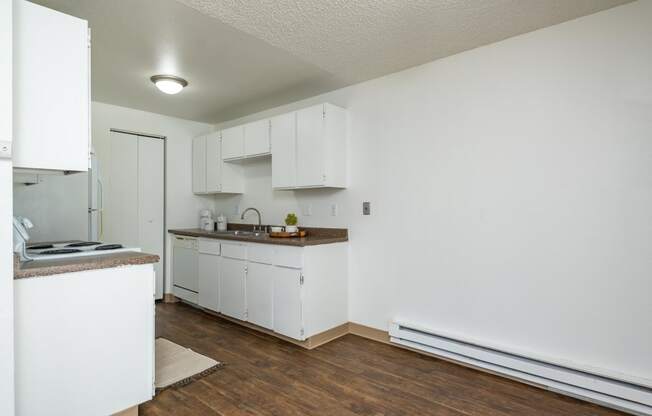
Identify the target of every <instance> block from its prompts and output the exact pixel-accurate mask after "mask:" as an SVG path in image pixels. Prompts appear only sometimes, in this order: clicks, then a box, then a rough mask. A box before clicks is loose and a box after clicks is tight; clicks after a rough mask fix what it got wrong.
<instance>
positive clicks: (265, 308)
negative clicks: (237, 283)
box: [247, 262, 275, 329]
mask: <svg viewBox="0 0 652 416" xmlns="http://www.w3.org/2000/svg"><path fill="white" fill-rule="evenodd" d="M274 269H275V267H274V266H271V265H268V264H260V263H252V262H249V263H248V264H247V321H249V322H251V323H252V324H255V325H258V326H262V327H263V328H267V329H273V328H274V279H273V277H272V276H273V275H274Z"/></svg>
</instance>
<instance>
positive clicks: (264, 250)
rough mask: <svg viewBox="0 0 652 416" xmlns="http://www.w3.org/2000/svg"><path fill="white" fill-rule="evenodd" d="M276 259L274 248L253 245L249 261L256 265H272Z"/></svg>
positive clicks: (248, 257)
mask: <svg viewBox="0 0 652 416" xmlns="http://www.w3.org/2000/svg"><path fill="white" fill-rule="evenodd" d="M273 258H274V246H271V245H269V244H251V245H249V252H248V253H247V259H249V261H253V262H256V263H263V264H272V260H273Z"/></svg>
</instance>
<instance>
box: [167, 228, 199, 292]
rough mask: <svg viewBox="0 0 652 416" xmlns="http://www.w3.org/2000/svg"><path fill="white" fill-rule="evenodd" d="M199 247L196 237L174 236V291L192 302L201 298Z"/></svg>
mask: <svg viewBox="0 0 652 416" xmlns="http://www.w3.org/2000/svg"><path fill="white" fill-rule="evenodd" d="M197 248H198V247H197V239H196V238H195V237H186V236H181V235H175V236H174V241H173V246H172V283H173V290H172V291H173V293H174V295H175V296H177V297H179V298H181V299H183V300H185V301H188V302H192V303H197V302H198V300H199V299H198V292H199V272H198V270H197V260H198V251H197Z"/></svg>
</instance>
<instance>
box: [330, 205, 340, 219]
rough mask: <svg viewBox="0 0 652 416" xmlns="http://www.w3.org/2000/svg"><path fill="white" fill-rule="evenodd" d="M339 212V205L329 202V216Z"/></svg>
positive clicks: (334, 215)
mask: <svg viewBox="0 0 652 416" xmlns="http://www.w3.org/2000/svg"><path fill="white" fill-rule="evenodd" d="M338 213H339V207H338V206H337V204H331V216H333V217H337V214H338Z"/></svg>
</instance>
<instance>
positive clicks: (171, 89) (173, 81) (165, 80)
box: [150, 75, 188, 94]
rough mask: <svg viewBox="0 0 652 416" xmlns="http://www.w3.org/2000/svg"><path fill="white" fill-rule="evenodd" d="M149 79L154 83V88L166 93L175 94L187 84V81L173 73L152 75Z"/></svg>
mask: <svg viewBox="0 0 652 416" xmlns="http://www.w3.org/2000/svg"><path fill="white" fill-rule="evenodd" d="M150 80H151V81H152V82H153V83H154V85H156V88H158V89H159V90H161V91H162V92H164V93H166V94H177V93H178V92H180V91H181V90H182V89H183V88H184V87H185V86H186V85H188V81H186V80H185V79H183V78H179V77H175V76H174V75H154V76H153V77H151V78H150Z"/></svg>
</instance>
